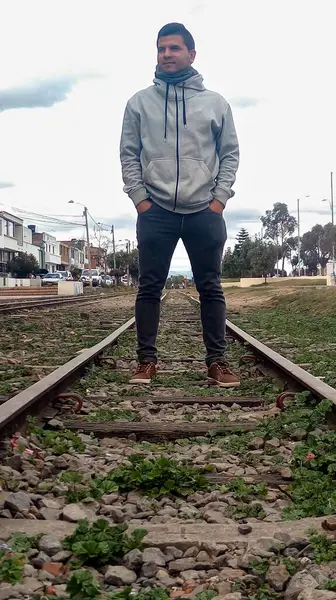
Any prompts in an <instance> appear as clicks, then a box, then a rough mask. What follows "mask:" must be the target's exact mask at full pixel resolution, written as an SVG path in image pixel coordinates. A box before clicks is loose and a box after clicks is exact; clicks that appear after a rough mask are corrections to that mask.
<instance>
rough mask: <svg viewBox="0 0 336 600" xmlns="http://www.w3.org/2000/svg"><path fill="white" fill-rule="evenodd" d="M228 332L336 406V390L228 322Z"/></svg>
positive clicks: (301, 384)
mask: <svg viewBox="0 0 336 600" xmlns="http://www.w3.org/2000/svg"><path fill="white" fill-rule="evenodd" d="M185 295H186V296H187V297H188V298H190V299H191V300H192V301H193V302H195V303H196V304H198V305H200V301H199V300H198V299H197V298H194V297H193V296H191V295H190V294H185ZM226 328H227V331H228V332H229V333H230V334H231V335H232V336H233V337H234V338H235V339H237V340H239V341H240V342H241V343H243V344H247V345H248V346H250V347H251V349H252V351H253V353H255V354H256V355H257V356H258V357H260V358H261V359H262V360H263V361H265V362H266V363H269V364H271V365H272V366H273V367H274V368H275V370H276V371H278V372H280V373H281V374H285V375H286V376H287V377H288V378H289V379H290V380H292V381H294V382H295V383H296V384H298V386H299V388H300V389H301V390H307V391H309V392H311V393H312V394H313V395H314V396H316V397H317V398H319V399H320V400H324V399H327V400H331V401H332V402H333V403H334V404H335V405H336V389H335V388H333V387H331V386H330V385H327V384H326V383H324V382H323V381H321V380H320V379H318V378H317V377H314V375H311V374H310V373H308V371H305V370H304V369H302V368H301V367H299V366H298V365H296V364H294V363H292V362H291V361H290V360H288V359H287V358H285V357H284V356H282V355H281V354H279V353H278V352H275V351H274V350H272V349H271V348H269V347H268V346H266V345H265V344H263V343H262V342H260V341H259V340H257V339H256V338H254V337H253V336H252V335H250V334H249V333H246V331H244V330H243V329H240V327H238V326H237V325H235V324H234V323H232V322H231V321H229V320H228V319H227V320H226Z"/></svg>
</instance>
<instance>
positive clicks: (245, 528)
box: [238, 523, 252, 535]
mask: <svg viewBox="0 0 336 600" xmlns="http://www.w3.org/2000/svg"><path fill="white" fill-rule="evenodd" d="M238 531H239V533H240V534H241V535H248V534H249V533H251V531H252V527H251V525H248V524H247V523H246V524H244V523H242V524H241V525H238Z"/></svg>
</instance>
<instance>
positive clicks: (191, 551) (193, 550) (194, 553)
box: [176, 546, 199, 558]
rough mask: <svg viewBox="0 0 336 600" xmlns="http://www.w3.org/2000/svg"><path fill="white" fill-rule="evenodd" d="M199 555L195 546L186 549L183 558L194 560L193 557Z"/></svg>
mask: <svg viewBox="0 0 336 600" xmlns="http://www.w3.org/2000/svg"><path fill="white" fill-rule="evenodd" d="M198 553H199V548H197V546H191V547H190V548H187V550H186V551H185V553H184V557H185V558H194V557H195V556H197V554H198ZM176 558H180V557H176Z"/></svg>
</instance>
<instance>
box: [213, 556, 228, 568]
mask: <svg viewBox="0 0 336 600" xmlns="http://www.w3.org/2000/svg"><path fill="white" fill-rule="evenodd" d="M227 561H228V557H227V555H226V554H221V555H220V556H217V558H216V560H215V565H216V567H217V569H221V568H222V567H227V566H228V564H227Z"/></svg>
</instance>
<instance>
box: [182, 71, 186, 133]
mask: <svg viewBox="0 0 336 600" xmlns="http://www.w3.org/2000/svg"><path fill="white" fill-rule="evenodd" d="M182 104H183V125H184V127H187V111H186V103H185V97H184V82H183V86H182Z"/></svg>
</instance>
